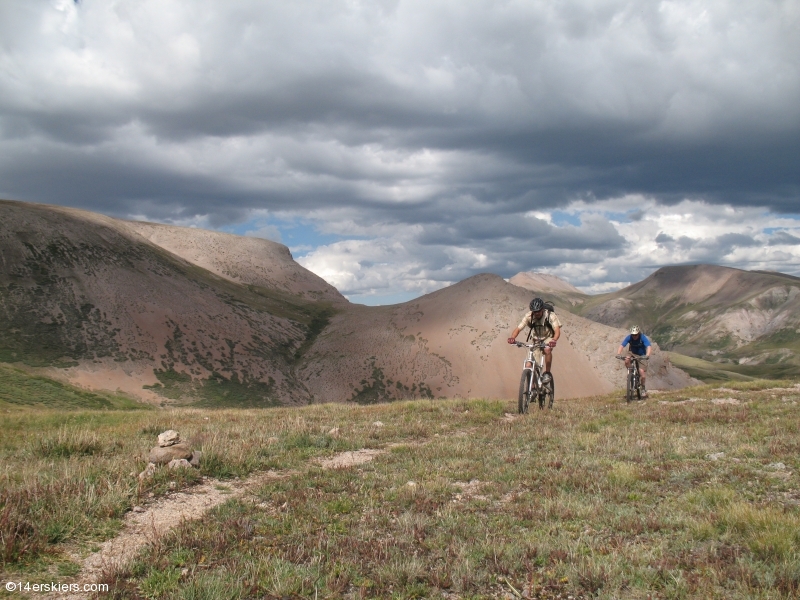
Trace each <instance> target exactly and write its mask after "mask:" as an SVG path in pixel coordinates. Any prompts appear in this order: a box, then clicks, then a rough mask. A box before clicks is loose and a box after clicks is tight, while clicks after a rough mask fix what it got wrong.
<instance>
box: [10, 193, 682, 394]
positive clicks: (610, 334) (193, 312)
mask: <svg viewBox="0 0 800 600" xmlns="http://www.w3.org/2000/svg"><path fill="white" fill-rule="evenodd" d="M0 248H1V249H2V255H3V257H4V258H3V262H2V264H0V361H2V362H7V363H19V364H31V365H34V366H39V367H41V368H45V369H49V370H50V372H51V373H52V374H54V375H56V376H58V377H62V378H64V379H66V380H67V381H69V382H71V383H75V384H78V385H81V386H83V387H85V388H90V389H106V390H111V391H115V390H121V391H124V392H126V393H128V394H131V395H134V396H136V397H138V398H140V399H143V400H145V401H148V402H150V403H154V404H161V405H166V406H171V405H180V404H193V405H209V406H210V405H213V406H219V405H232V406H270V405H286V404H307V403H310V402H327V401H337V402H341V401H351V402H361V403H370V402H376V401H384V400H395V399H404V398H421V397H422V398H434V397H446V396H456V397H468V396H472V395H480V396H484V397H495V398H497V397H514V396H515V395H516V392H517V386H518V381H519V373H520V368H521V361H522V358H523V356H522V355H521V354H522V353H521V352H520V351H519V350H518V349H517V348H514V347H511V346H509V345H508V344H506V342H505V340H506V337H507V335H508V333H509V332H510V331H511V329H513V327H514V326H515V325H516V324H517V323H518V321H519V319H520V318H521V316H522V314H523V313H524V312H525V310H526V308H527V304H528V301H529V299H530V298H529V295H530V294H529V292H527V291H525V290H523V289H522V288H519V287H517V286H514V285H512V284H510V283H507V282H505V281H504V280H503V279H502V278H500V277H499V276H497V275H492V274H483V275H476V276H474V277H472V278H469V279H467V280H464V281H462V282H459V283H457V284H454V285H453V286H450V287H448V288H444V289H442V290H439V291H437V292H434V293H432V294H428V295H426V296H422V297H420V298H417V299H415V300H413V301H410V302H406V303H403V304H398V305H393V306H385V307H367V306H362V305H355V304H351V303H349V302H348V301H347V300H346V299H345V298H344V297H343V296H341V294H339V292H338V291H336V290H335V289H334V288H333V287H332V286H330V285H329V284H327V283H326V282H324V280H322V279H321V278H319V277H317V276H316V275H314V274H313V273H310V272H309V271H307V270H306V269H304V268H303V267H301V266H300V265H298V264H297V263H296V262H294V261H293V260H292V258H291V254H290V253H289V252H288V249H286V248H285V246H282V245H280V244H276V243H274V242H269V241H267V240H258V239H254V238H242V237H241V236H233V235H230V234H219V233H215V232H205V231H203V230H195V229H187V228H178V227H174V226H162V225H157V224H148V223H138V222H130V221H122V220H118V219H113V218H111V217H106V216H103V215H97V214H95V213H89V212H87V211H80V210H77V209H67V208H61V207H51V206H46V205H34V204H26V203H18V202H10V201H2V202H0ZM562 320H563V321H564V322H565V328H564V336H563V337H562V340H561V342H560V344H559V347H558V349H557V356H558V357H560V358H557V359H556V362H555V366H554V375H555V377H556V385H557V388H556V389H557V397H559V398H561V399H564V398H569V397H575V396H580V395H589V394H595V393H605V392H607V391H610V390H612V389H614V388H615V387H621V385H622V383H623V380H624V376H623V374H622V373H621V372H620V371H619V369H618V366H619V365H618V364H613V363H615V361H613V360H611V357H610V353H612V352H613V348H614V347H615V346H614V344H616V343H618V339H621V336H620V334H621V333H622V332H620V330H616V329H614V328H609V327H606V326H604V325H602V324H598V323H594V322H592V321H588V320H585V319H582V318H581V317H579V316H575V315H571V314H564V315H563V319H562ZM598 340H603V343H602V344H601V343H598ZM660 360H661V361H662V362H661V363H660V366H657V365H654V366H655V367H656V368H655V369H654V371H653V378H652V381H653V382H656V381H659V380H660V381H661V382H662V384H663V385H665V386H667V387H676V386H681V385H687V384H689V383H691V382H692V380H691V379H690V378H689V377H688V376H686V375H685V374H683V373H682V372H680V371H678V370H677V369H675V368H674V367H672V365H671V364H670V363H669V360H668V359H667V357H666V355H664V356H663V357H661V359H660ZM659 378H660V379H659ZM654 385H655V384H654Z"/></svg>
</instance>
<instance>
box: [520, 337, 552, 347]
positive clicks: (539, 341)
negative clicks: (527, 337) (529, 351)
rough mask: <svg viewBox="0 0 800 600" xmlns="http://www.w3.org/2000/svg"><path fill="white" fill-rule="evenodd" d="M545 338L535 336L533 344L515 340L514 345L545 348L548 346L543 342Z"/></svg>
mask: <svg viewBox="0 0 800 600" xmlns="http://www.w3.org/2000/svg"><path fill="white" fill-rule="evenodd" d="M544 339H545V338H535V341H534V343H533V344H526V343H525V342H516V343H515V346H516V347H517V348H547V347H548V346H547V345H546V344H545V343H544Z"/></svg>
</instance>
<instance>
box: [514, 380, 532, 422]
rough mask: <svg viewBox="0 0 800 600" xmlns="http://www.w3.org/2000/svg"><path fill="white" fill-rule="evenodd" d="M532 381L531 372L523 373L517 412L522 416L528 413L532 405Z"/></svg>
mask: <svg viewBox="0 0 800 600" xmlns="http://www.w3.org/2000/svg"><path fill="white" fill-rule="evenodd" d="M530 380H531V372H530V371H528V370H525V371H523V372H522V377H521V378H520V381H519V397H518V398H517V412H519V414H521V415H524V414H526V413H527V412H528V405H529V404H530Z"/></svg>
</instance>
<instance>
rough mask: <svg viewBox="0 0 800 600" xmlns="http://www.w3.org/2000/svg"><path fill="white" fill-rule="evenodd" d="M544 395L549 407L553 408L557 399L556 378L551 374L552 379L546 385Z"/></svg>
mask: <svg viewBox="0 0 800 600" xmlns="http://www.w3.org/2000/svg"><path fill="white" fill-rule="evenodd" d="M543 387H544V395H545V399H546V400H547V408H553V401H554V400H555V399H556V380H555V379H554V378H553V374H552V373H551V374H550V381H549V382H548V383H546V384H545V385H544V386H543Z"/></svg>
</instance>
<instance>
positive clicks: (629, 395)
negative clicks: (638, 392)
mask: <svg viewBox="0 0 800 600" xmlns="http://www.w3.org/2000/svg"><path fill="white" fill-rule="evenodd" d="M632 400H633V373H628V387H627V389H626V390H625V402H631V401H632Z"/></svg>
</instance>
